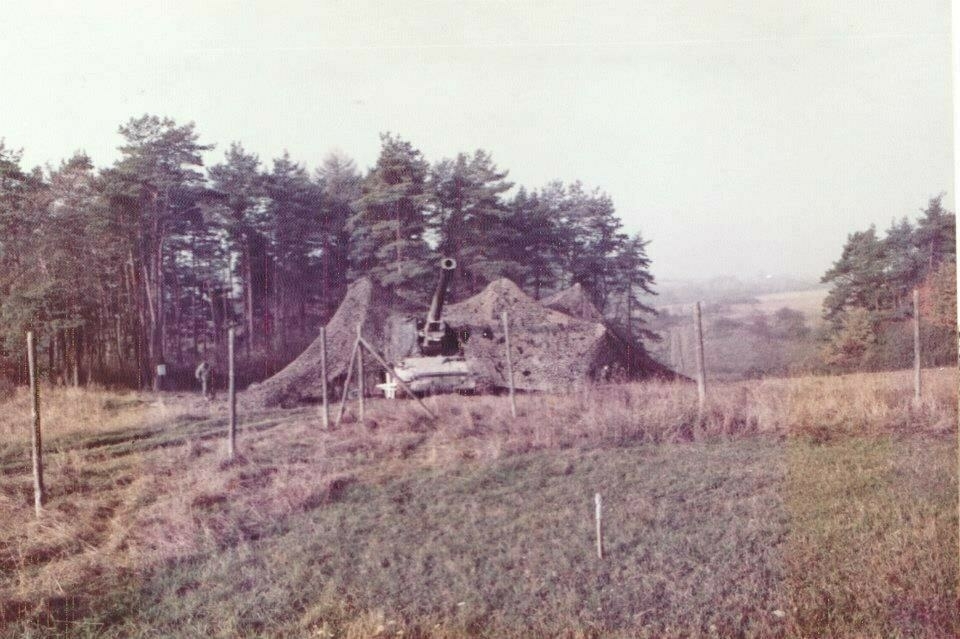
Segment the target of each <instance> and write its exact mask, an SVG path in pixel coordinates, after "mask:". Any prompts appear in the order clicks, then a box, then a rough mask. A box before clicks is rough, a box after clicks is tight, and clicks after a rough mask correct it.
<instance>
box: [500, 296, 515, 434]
mask: <svg viewBox="0 0 960 639" xmlns="http://www.w3.org/2000/svg"><path fill="white" fill-rule="evenodd" d="M500 320H501V321H502V322H503V337H504V340H505V341H506V345H505V346H506V350H507V383H508V384H509V385H510V414H511V415H512V416H513V418H514V419H516V418H517V400H516V397H515V396H514V390H513V359H512V357H511V355H510V316H509V315H508V314H507V312H506V311H503V312H502V313H500Z"/></svg>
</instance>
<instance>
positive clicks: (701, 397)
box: [693, 302, 707, 414]
mask: <svg viewBox="0 0 960 639" xmlns="http://www.w3.org/2000/svg"><path fill="white" fill-rule="evenodd" d="M693 325H694V330H695V331H696V341H697V344H696V346H697V400H698V402H699V404H698V405H699V407H700V408H699V410H700V413H701V414H702V413H703V405H704V403H706V401H707V372H706V367H705V366H704V363H703V322H702V320H701V314H700V302H697V303H696V306H694V309H693Z"/></svg>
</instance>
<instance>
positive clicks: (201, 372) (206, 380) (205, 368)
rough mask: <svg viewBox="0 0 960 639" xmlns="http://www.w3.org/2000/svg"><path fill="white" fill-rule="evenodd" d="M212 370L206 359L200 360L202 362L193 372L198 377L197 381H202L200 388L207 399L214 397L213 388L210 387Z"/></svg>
mask: <svg viewBox="0 0 960 639" xmlns="http://www.w3.org/2000/svg"><path fill="white" fill-rule="evenodd" d="M211 372H212V367H211V366H210V364H208V363H207V361H206V360H204V361H201V362H200V364H199V365H198V366H197V370H196V372H194V374H193V376H194V377H196V378H197V381H199V382H200V390H201V392H202V393H203V396H204V397H205V398H206V399H213V389H212V388H210V374H211Z"/></svg>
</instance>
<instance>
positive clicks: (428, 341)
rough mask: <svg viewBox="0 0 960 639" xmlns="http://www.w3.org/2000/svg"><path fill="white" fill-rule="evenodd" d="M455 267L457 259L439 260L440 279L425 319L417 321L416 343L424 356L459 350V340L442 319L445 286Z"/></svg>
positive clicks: (448, 354) (457, 351) (453, 353)
mask: <svg viewBox="0 0 960 639" xmlns="http://www.w3.org/2000/svg"><path fill="white" fill-rule="evenodd" d="M456 268H457V261H456V260H455V259H453V258H452V257H445V258H443V259H442V260H440V281H439V282H437V289H436V290H435V291H434V293H433V300H431V302H430V310H429V311H427V319H426V321H423V322H418V324H420V326H418V329H419V330H418V331H417V344H418V346H419V347H420V353H421V354H422V355H423V356H424V357H434V356H437V355H447V356H451V355H456V354H458V353H459V351H460V346H459V340H458V339H457V335H456V333H455V332H454V331H452V330H451V329H450V327H449V326H447V323H446V322H444V321H443V319H442V318H443V304H444V302H445V301H446V297H447V288H448V287H449V286H450V280H451V279H453V272H454V270H456Z"/></svg>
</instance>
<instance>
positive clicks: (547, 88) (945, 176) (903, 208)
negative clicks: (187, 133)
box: [0, 0, 954, 279]
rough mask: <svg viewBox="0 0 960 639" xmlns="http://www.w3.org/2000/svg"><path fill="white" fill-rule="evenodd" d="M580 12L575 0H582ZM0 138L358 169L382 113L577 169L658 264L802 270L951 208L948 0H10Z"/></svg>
mask: <svg viewBox="0 0 960 639" xmlns="http://www.w3.org/2000/svg"><path fill="white" fill-rule="evenodd" d="M588 5H589V6H588ZM0 8H2V14H0V15H2V16H3V22H2V23H0V77H3V78H4V89H3V92H2V94H0V137H3V138H5V139H6V143H7V145H8V146H12V147H15V148H19V147H23V149H24V151H25V155H24V159H25V163H26V164H27V165H29V166H32V165H36V164H45V163H47V162H51V163H57V162H59V160H60V159H61V158H64V157H66V156H68V155H70V154H71V153H72V152H73V151H74V150H75V149H84V150H86V151H87V152H88V153H89V154H90V155H91V156H92V157H93V159H94V161H95V163H96V164H97V165H100V166H103V165H108V164H110V163H112V162H113V161H114V160H115V159H116V155H117V153H116V148H115V147H116V146H117V145H118V144H119V136H118V135H117V133H116V130H117V127H118V125H119V124H120V123H122V122H124V121H126V120H128V119H129V118H130V117H132V116H136V115H141V114H143V113H156V114H159V115H168V116H170V117H172V118H174V119H175V120H177V121H178V122H187V121H191V120H192V121H194V122H196V124H197V128H198V131H199V132H200V133H201V136H202V137H201V140H202V141H204V142H213V143H216V144H217V145H218V148H217V150H216V151H214V152H213V153H212V154H210V156H209V157H208V163H209V162H216V161H219V160H220V158H222V152H223V149H225V148H226V146H227V145H228V144H229V142H231V141H233V140H239V141H241V142H243V143H244V145H245V146H246V147H247V148H248V149H249V150H252V151H255V152H257V153H259V154H260V156H261V158H263V159H265V160H269V159H270V158H272V157H275V156H277V155H279V154H280V153H282V152H283V150H284V149H288V150H289V152H290V154H291V155H292V156H293V158H294V159H296V160H298V161H301V162H303V163H305V164H306V165H308V166H309V167H311V168H313V167H315V166H317V165H318V164H319V162H320V161H321V160H322V158H323V156H324V155H326V154H327V153H328V152H329V151H331V150H333V149H339V150H342V151H343V152H345V153H346V154H348V155H350V156H352V157H353V158H354V159H355V160H356V161H357V163H358V165H359V166H360V167H361V168H366V167H369V166H371V165H373V163H374V162H375V161H376V156H377V153H378V150H379V138H378V134H379V133H380V132H382V131H392V132H395V133H398V134H400V135H401V136H402V137H404V138H406V139H408V140H410V141H411V142H412V143H413V144H414V145H415V146H416V147H418V148H419V149H420V150H421V151H423V153H424V155H425V156H426V157H427V159H428V160H431V161H435V160H438V159H440V158H442V157H445V156H452V155H454V154H456V153H457V152H459V151H471V150H473V149H475V148H483V149H486V150H488V151H490V152H491V153H492V154H493V157H494V160H495V161H496V162H497V164H498V165H499V166H500V167H501V168H506V169H509V171H510V175H511V178H512V179H513V180H514V181H515V182H517V183H519V184H523V185H526V186H528V187H539V186H542V185H543V184H545V183H546V182H548V181H549V180H553V179H561V180H564V181H572V180H576V179H579V180H581V181H583V182H584V183H585V184H586V185H588V186H599V187H601V188H602V189H604V190H606V191H607V192H608V193H609V194H610V195H611V196H612V197H613V199H614V201H615V203H616V205H617V208H618V211H619V213H620V215H621V217H622V218H623V220H624V223H625V227H626V229H627V230H628V231H631V232H633V231H638V230H639V231H641V232H642V233H643V235H644V236H645V237H646V238H647V239H649V240H651V245H650V247H649V253H650V255H651V257H652V258H653V260H654V262H653V267H654V274H655V275H656V276H657V277H659V278H661V279H673V278H687V277H710V276H715V275H739V276H745V277H753V276H756V275H758V274H760V273H772V274H787V275H794V276H801V277H807V278H816V277H818V276H819V275H820V274H822V272H823V271H824V270H826V268H828V267H829V265H830V263H831V262H832V261H833V260H834V259H836V257H837V256H838V255H839V252H840V249H841V247H842V245H843V242H844V241H845V238H846V235H847V233H849V232H851V231H853V230H857V229H862V228H866V227H867V226H869V225H870V224H871V223H876V224H877V226H878V227H879V228H881V229H885V228H886V227H887V226H888V225H889V223H890V221H891V219H893V218H899V217H901V216H903V215H908V216H910V217H911V218H913V217H915V216H916V215H917V214H918V212H919V209H921V208H922V207H923V206H924V205H925V204H926V201H927V200H928V198H930V197H931V196H934V195H936V194H938V193H940V192H941V191H946V193H947V196H946V199H945V201H946V203H947V205H948V206H949V207H950V208H951V209H953V208H954V192H953V191H954V187H953V175H954V174H953V141H952V140H953V132H952V101H951V100H952V97H951V95H952V85H951V70H950V56H951V50H950V17H951V16H950V3H949V2H948V1H946V0H939V1H934V0H928V1H921V2H898V3H887V2H876V1H858V2H826V1H816V2H811V1H808V0H804V1H803V2H797V1H796V0H789V1H783V2H781V1H771V0H763V1H756V0H754V1H752V2H716V1H711V0H701V1H695V0H689V1H687V2H659V1H658V2H654V1H652V0H650V1H648V2H636V1H634V2H591V3H585V2H556V1H549V2H532V1H526V2H524V1H516V2H498V1H492V0H486V1H482V2H481V1H474V2H465V1H463V0H460V1H455V0H434V1H423V0H419V1H411V0H407V1H405V2H388V1H384V2H374V3H362V2H356V1H350V2H339V1H338V2H322V1H319V0H313V1H309V2H300V1H292V0H272V1H270V2H266V1H262V2H218V1H210V0H206V1H202V2H201V1H190V2H169V1H163V2H130V1H126V2H105V1H98V0H85V1H84V2H45V3H42V4H37V5H34V4H31V3H25V2H14V1H13V0H0Z"/></svg>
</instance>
